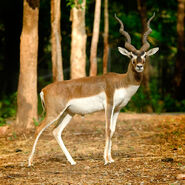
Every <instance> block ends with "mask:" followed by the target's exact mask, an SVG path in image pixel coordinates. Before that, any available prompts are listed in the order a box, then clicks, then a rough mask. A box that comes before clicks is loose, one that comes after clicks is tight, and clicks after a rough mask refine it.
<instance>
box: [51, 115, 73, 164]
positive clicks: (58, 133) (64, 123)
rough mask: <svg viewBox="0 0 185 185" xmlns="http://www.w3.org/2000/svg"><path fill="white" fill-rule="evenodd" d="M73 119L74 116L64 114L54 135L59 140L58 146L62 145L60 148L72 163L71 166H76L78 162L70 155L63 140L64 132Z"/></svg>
mask: <svg viewBox="0 0 185 185" xmlns="http://www.w3.org/2000/svg"><path fill="white" fill-rule="evenodd" d="M72 117H73V115H72V114H69V113H64V114H63V115H62V116H61V118H60V119H59V122H58V124H57V127H56V128H55V129H54V130H53V135H54V137H55V139H56V140H57V142H58V144H59V145H60V148H61V149H62V151H63V152H64V154H65V156H66V158H67V160H68V161H69V162H70V163H71V165H75V164H76V162H75V161H74V160H73V158H72V157H71V155H70V153H69V152H68V150H67V148H66V147H65V145H64V142H63V140H62V131H63V130H64V128H65V127H66V126H67V125H68V123H69V122H70V121H71V119H72Z"/></svg>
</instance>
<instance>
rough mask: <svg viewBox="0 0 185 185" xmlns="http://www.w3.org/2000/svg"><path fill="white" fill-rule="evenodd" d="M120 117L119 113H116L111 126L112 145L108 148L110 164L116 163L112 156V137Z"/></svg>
mask: <svg viewBox="0 0 185 185" xmlns="http://www.w3.org/2000/svg"><path fill="white" fill-rule="evenodd" d="M118 115H119V111H117V112H115V113H114V115H113V116H112V121H111V125H110V130H111V133H110V145H109V148H108V156H109V161H110V162H114V160H113V159H112V156H111V147H112V141H111V139H112V136H113V134H114V132H115V129H116V122H117V118H118Z"/></svg>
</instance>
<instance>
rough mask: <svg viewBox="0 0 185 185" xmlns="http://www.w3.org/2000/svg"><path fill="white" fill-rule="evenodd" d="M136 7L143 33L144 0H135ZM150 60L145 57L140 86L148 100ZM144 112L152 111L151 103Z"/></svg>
mask: <svg viewBox="0 0 185 185" xmlns="http://www.w3.org/2000/svg"><path fill="white" fill-rule="evenodd" d="M137 9H138V11H139V15H140V18H141V24H142V35H143V34H144V33H145V31H146V29H147V25H146V23H147V7H146V0H137ZM149 69H150V61H149V58H146V64H145V70H144V75H143V81H142V86H143V88H144V93H145V96H146V97H147V100H148V101H150V86H149V81H150V70H149ZM145 111H146V112H153V110H152V107H151V105H147V107H146V110H145Z"/></svg>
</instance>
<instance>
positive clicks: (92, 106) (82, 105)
mask: <svg viewBox="0 0 185 185" xmlns="http://www.w3.org/2000/svg"><path fill="white" fill-rule="evenodd" d="M105 104H106V95H105V93H104V92H102V93H100V94H97V95H95V96H90V97H86V98H76V99H72V100H70V101H69V103H68V106H69V108H68V110H69V111H71V112H72V113H74V114H81V115H84V114H89V113H93V112H97V111H100V110H103V109H104V107H105Z"/></svg>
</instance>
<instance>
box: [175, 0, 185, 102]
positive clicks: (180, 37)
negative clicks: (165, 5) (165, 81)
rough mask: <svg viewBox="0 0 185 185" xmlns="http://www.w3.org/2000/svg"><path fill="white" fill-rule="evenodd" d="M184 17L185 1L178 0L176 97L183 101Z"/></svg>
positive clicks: (184, 78) (184, 81)
mask: <svg viewBox="0 0 185 185" xmlns="http://www.w3.org/2000/svg"><path fill="white" fill-rule="evenodd" d="M184 17H185V0H178V9H177V49H178V51H177V57H176V63H175V74H174V84H175V96H176V98H177V99H179V100H181V99H183V98H184V93H185V91H184V88H185V65H184V59H185V47H184V42H185V39H184V26H185V25H184Z"/></svg>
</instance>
